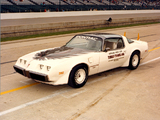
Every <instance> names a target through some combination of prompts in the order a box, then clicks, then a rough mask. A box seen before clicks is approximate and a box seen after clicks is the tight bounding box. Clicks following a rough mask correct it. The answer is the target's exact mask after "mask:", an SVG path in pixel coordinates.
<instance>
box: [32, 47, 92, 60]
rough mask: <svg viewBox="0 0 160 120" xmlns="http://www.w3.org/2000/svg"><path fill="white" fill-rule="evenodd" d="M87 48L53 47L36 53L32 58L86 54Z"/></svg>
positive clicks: (58, 57)
mask: <svg viewBox="0 0 160 120" xmlns="http://www.w3.org/2000/svg"><path fill="white" fill-rule="evenodd" d="M88 52H91V51H88V50H84V49H80V48H69V47H65V46H62V47H60V48H54V49H51V50H46V51H43V52H39V53H36V55H35V56H34V59H37V60H46V59H61V58H64V57H65V58H69V57H71V56H78V55H80V54H86V53H88Z"/></svg>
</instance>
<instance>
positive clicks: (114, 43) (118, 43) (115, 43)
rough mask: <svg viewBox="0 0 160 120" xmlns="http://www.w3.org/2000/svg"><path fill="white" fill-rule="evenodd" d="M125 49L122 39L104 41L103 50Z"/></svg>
mask: <svg viewBox="0 0 160 120" xmlns="http://www.w3.org/2000/svg"><path fill="white" fill-rule="evenodd" d="M123 47H124V43H123V40H122V38H107V39H105V40H104V47H103V50H105V49H106V48H109V49H110V50H115V49H120V48H123Z"/></svg>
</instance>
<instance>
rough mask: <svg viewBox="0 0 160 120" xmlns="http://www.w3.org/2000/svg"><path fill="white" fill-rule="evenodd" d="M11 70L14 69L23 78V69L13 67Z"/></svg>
mask: <svg viewBox="0 0 160 120" xmlns="http://www.w3.org/2000/svg"><path fill="white" fill-rule="evenodd" d="M13 68H14V69H15V71H16V72H18V73H19V74H21V75H24V76H25V71H24V69H23V68H19V67H18V66H13Z"/></svg>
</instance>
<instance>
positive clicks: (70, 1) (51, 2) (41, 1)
mask: <svg viewBox="0 0 160 120" xmlns="http://www.w3.org/2000/svg"><path fill="white" fill-rule="evenodd" d="M123 9H127V10H135V9H160V2H159V1H156V0H153V1H152V2H151V1H147V0H1V13H5V12H44V11H47V10H49V11H79V10H123Z"/></svg>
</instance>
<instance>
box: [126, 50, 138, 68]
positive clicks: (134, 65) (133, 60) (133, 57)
mask: <svg viewBox="0 0 160 120" xmlns="http://www.w3.org/2000/svg"><path fill="white" fill-rule="evenodd" d="M139 63H140V53H139V52H138V51H135V52H133V53H132V55H131V57H130V61H129V66H128V68H129V69H131V70H134V69H136V68H137V67H138V66H139Z"/></svg>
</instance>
